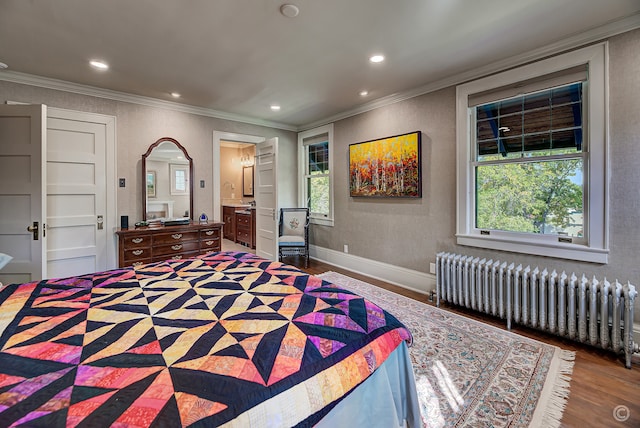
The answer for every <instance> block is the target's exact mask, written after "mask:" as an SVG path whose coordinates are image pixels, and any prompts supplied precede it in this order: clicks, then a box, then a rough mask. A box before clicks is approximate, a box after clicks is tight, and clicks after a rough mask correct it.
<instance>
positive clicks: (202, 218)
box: [200, 213, 209, 224]
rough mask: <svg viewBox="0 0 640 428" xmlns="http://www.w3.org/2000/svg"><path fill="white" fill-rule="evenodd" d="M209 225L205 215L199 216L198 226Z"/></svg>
mask: <svg viewBox="0 0 640 428" xmlns="http://www.w3.org/2000/svg"><path fill="white" fill-rule="evenodd" d="M207 223H209V217H207V215H206V214H205V213H202V214H200V224H207Z"/></svg>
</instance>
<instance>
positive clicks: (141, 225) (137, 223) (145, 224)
mask: <svg viewBox="0 0 640 428" xmlns="http://www.w3.org/2000/svg"><path fill="white" fill-rule="evenodd" d="M146 226H149V223H147V222H146V221H139V222H136V227H146Z"/></svg>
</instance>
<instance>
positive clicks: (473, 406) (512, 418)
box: [318, 272, 575, 428]
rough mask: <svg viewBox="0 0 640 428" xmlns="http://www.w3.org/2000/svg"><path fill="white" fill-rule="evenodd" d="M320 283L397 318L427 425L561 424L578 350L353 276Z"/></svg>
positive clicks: (333, 275)
mask: <svg viewBox="0 0 640 428" xmlns="http://www.w3.org/2000/svg"><path fill="white" fill-rule="evenodd" d="M318 276H319V277H320V278H322V279H324V280H326V281H329V282H332V283H334V284H336V285H338V286H340V287H342V288H345V289H347V290H350V291H352V292H354V293H356V294H359V295H361V296H363V297H365V298H367V299H369V300H371V301H372V302H374V303H376V304H378V305H379V306H381V307H382V308H384V309H386V310H387V311H388V312H390V313H392V314H393V315H395V316H396V317H397V318H398V319H399V320H400V321H402V322H403V323H404V324H405V325H406V326H407V327H409V329H410V330H411V332H412V334H413V345H412V346H411V348H410V353H411V359H412V362H413V367H414V373H415V377H416V385H417V389H418V396H419V397H420V407H421V412H422V419H423V422H424V425H425V426H426V427H437V428H440V427H452V426H456V427H462V426H465V427H474V428H475V427H545V428H546V427H559V426H560V419H561V418H562V412H563V410H564V407H565V405H566V401H567V399H568V396H569V382H570V379H571V373H572V371H573V361H574V358H575V352H571V351H566V350H562V349H560V348H558V347H556V346H552V345H548V344H545V343H542V342H539V341H536V340H533V339H529V338H526V337H523V336H519V335H517V334H515V333H511V332H508V331H505V330H500V329H498V328H495V327H493V326H490V325H487V324H483V323H481V322H478V321H475V320H472V319H469V318H466V317H463V316H460V315H457V314H454V313H451V312H447V311H444V310H442V309H438V308H436V307H434V306H431V305H427V304H425V303H421V302H418V301H416V300H413V299H411V298H408V297H404V296H401V295H399V294H396V293H393V292H391V291H387V290H385V289H383V288H380V287H376V286H374V285H371V284H368V283H366V282H363V281H359V280H357V279H353V278H350V277H348V276H345V275H342V274H339V273H336V272H325V273H323V274H320V275H318Z"/></svg>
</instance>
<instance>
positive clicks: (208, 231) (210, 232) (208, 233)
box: [205, 230, 215, 236]
mask: <svg viewBox="0 0 640 428" xmlns="http://www.w3.org/2000/svg"><path fill="white" fill-rule="evenodd" d="M214 232H215V231H213V230H207V231H206V232H205V233H206V234H207V236H211V235H213V233H214Z"/></svg>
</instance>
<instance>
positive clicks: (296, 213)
mask: <svg viewBox="0 0 640 428" xmlns="http://www.w3.org/2000/svg"><path fill="white" fill-rule="evenodd" d="M288 256H304V267H305V268H306V267H309V208H281V209H280V225H279V229H278V258H279V260H280V261H282V258H283V257H288Z"/></svg>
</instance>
